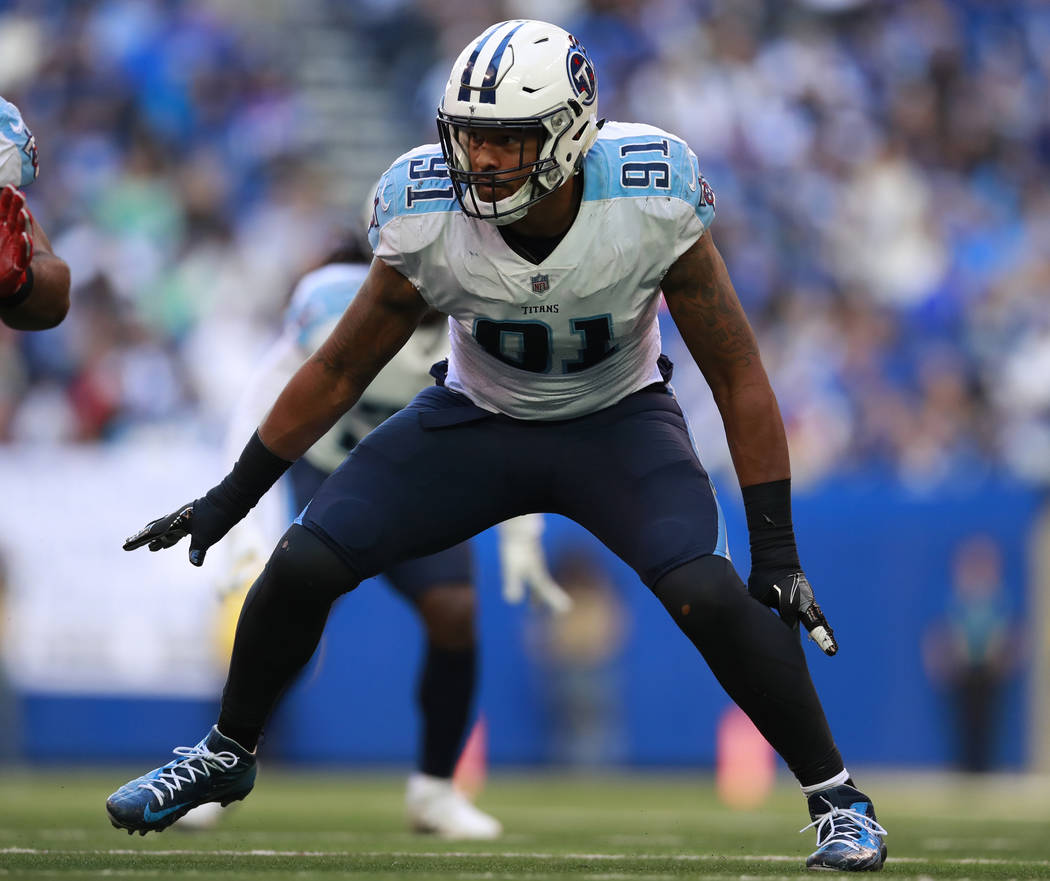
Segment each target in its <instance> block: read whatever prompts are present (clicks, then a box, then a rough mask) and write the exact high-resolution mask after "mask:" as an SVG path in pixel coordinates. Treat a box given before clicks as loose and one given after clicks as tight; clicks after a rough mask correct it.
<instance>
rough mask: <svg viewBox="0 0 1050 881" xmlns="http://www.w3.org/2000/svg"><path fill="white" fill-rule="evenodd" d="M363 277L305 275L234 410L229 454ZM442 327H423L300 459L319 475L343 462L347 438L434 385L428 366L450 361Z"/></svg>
mask: <svg viewBox="0 0 1050 881" xmlns="http://www.w3.org/2000/svg"><path fill="white" fill-rule="evenodd" d="M367 274H368V265H367V264H349V263H332V264H329V265H327V266H322V267H321V268H320V269H317V270H315V271H313V272H310V273H307V274H306V275H305V276H303V278H302V279H301V280H300V281H299V283H298V285H296V287H295V290H294V291H293V293H292V299H291V302H290V303H289V305H288V309H287V311H286V312H285V319H284V329H283V331H282V333H281V336H280V338H279V339H278V340H277V342H276V343H274V345H273V347H272V348H271V350H270V351H269V352H268V353H267V355H266V356H265V357H264V359H263V361H262V363H261V365H260V367H259V368H258V370H257V371H256V374H255V376H254V377H253V379H252V381H251V382H250V384H249V387H248V389H247V390H246V392H245V394H244V395H243V396H242V400H241V402H240V404H239V406H238V410H239V413H238V416H237V417H236V418H235V419H234V420H233V421H234V425H233V426H231V428H230V431H229V435H230V439H231V443H232V446H231V453H233V454H234V455H235V454H236V453H237V452H238V451H239V449H240V448H239V446H238V445H239V444H243V443H244V438H245V437H247V436H248V435H250V434H251V432H252V431H253V430H254V429H255V426H257V425H258V424H259V422H260V421H261V420H262V418H263V416H264V415H265V414H266V408H267V407H268V406H269V405H270V404H272V403H273V401H274V399H275V398H276V397H277V395H278V394H279V393H280V390H281V389H282V388H283V387H284V385H285V383H287V382H288V380H289V379H291V377H292V375H293V374H294V373H295V371H296V370H298V369H299V367H300V365H302V363H303V362H304V361H306V360H307V359H308V358H309V357H310V356H311V355H312V354H313V353H314V352H315V351H316V350H317V348H318V347H319V346H320V345H321V343H323V342H324V341H325V339H326V338H327V337H328V335H329V333H331V331H332V328H334V327H335V325H336V323H337V322H338V321H339V318H340V316H341V315H342V314H343V312H344V311H345V310H346V307H347V306H348V305H349V304H350V301H351V300H353V298H354V296H355V295H356V294H357V291H358V289H359V288H360V287H361V283H362V282H363V281H364V280H365V276H366V275H367ZM448 351H449V347H448V328H447V325H446V324H445V322H444V321H440V320H439V321H436V322H431V323H429V324H423V325H421V326H420V327H419V328H417V329H416V332H415V333H414V334H413V335H412V336H411V337H410V338H409V340H408V342H407V343H405V345H404V347H403V348H402V349H401V351H400V352H398V353H397V355H395V356H394V357H393V358H392V359H391V360H390V362H389V363H388V364H387V365H386V366H385V367H384V368H383V369H382V370H381V371H380V372H379V374H378V375H377V376H376V378H375V379H374V380H372V382H371V383H370V384H369V386H368V388H367V389H366V390H365V392H364V394H363V395H362V396H361V398H360V400H358V402H357V403H356V404H355V405H354V406H353V407H352V408H351V409H350V410H349V411H348V412H347V413H346V414H345V415H344V416H343V417H342V418H341V419H340V420H339V422H337V423H336V425H335V426H334V427H333V428H332V429H331V430H330V431H329V432H328V433H327V434H326V435H325V436H324V437H322V438H321V439H320V440H319V441H317V443H315V444H314V445H313V446H312V447H311V448H310V449H309V450H308V451H307V452H306V454H305V455H304V458H305V459H306V460H307V461H308V462H310V463H311V464H313V465H316V466H317V467H318V468H320V469H322V470H323V471H334V470H335V469H336V468H337V467H339V465H340V464H341V463H342V461H343V459H345V458H346V454H347V447H346V444H345V443H344V442H345V441H346V440H348V439H352V440H353V441H354V442H356V441H359V440H361V439H362V438H363V437H364V436H365V435H366V434H368V433H369V432H370V431H371V430H372V429H373V428H375V427H376V426H377V425H379V423H381V422H382V421H383V420H385V419H386V418H388V417H389V416H391V415H393V414H394V413H396V412H397V411H398V410H400V409H401V408H402V407H404V406H405V405H406V404H407V403H408V402H409V401H411V400H412V398H414V397H415V396H416V394H417V392H419V391H420V390H421V389H423V388H425V387H426V386H428V385H433V384H434V380H433V378H432V377H431V376H430V368H431V366H433V364H434V363H435V362H437V361H440V360H441V359H442V358H446V357H447V356H448Z"/></svg>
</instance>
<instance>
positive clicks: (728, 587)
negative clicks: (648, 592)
mask: <svg viewBox="0 0 1050 881" xmlns="http://www.w3.org/2000/svg"><path fill="white" fill-rule="evenodd" d="M652 590H653V593H654V594H656V598H657V599H658V600H660V602H661V603H663V604H664V608H666V609H667V611H668V612H669V613H670V615H671V617H672V618H674V620H675V622H676V623H677V624H678V626H679V627H682V628H683V629H686V628H687V627H689V626H690V625H692V626H701V627H702V626H705V625H709V624H714V623H717V622H719V621H720V620H723V619H724V617H725V616H726V615H733V614H734V612H735V610H737V609H738V608H739V606H740V604H742V603H744V604H746V603H747V602H748V601H749V597H748V593H747V588H746V587H745V586H744V582H743V581H742V580H741V579H740V576H739V575H738V574H737V571H736V569H734V568H733V564H732V563H731V562H730V561H729V560H727V559H726V558H725V557H720V556H718V555H717V554H707V555H706V556H703V557H697V558H696V559H695V560H690V561H689V562H688V563H684V564H682V565H681V566H679V567H678V568H677V569H672V570H671V571H670V572H668V573H667V574H666V575H664V576H663V577H662V578H661V579H660V580H659V581H657V582H656V584H654V585H653V588H652Z"/></svg>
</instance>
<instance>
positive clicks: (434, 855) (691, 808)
mask: <svg viewBox="0 0 1050 881" xmlns="http://www.w3.org/2000/svg"><path fill="white" fill-rule="evenodd" d="M140 771H141V769H126V771H125V770H110V771H106V772H98V771H93V772H90V773H89V772H85V771H82V770H77V771H68V772H58V771H48V772H46V773H43V772H28V771H23V772H15V773H12V772H11V771H10V770H3V771H0V878H29V879H49V878H56V879H62V881H69V879H80V878H100V877H117V878H126V879H139V878H154V877H162V878H164V877H194V878H219V879H223V881H232V879H249V878H260V877H264V878H266V879H271V878H272V879H276V878H285V877H287V878H296V879H302V881H310V879H314V878H333V877H340V876H355V877H359V878H377V879H395V878H397V879H402V878H403V879H412V881H415V879H442V881H449V879H468V881H473V879H479V881H480V879H514V881H517V879H522V881H548V879H551V881H554V879H563V878H564V879H594V881H615V879H664V878H692V879H709V878H710V879H751V878H755V879H759V878H761V879H767V878H796V877H800V876H804V874H805V873H804V870H803V868H802V866H803V860H804V858H805V856H806V854H807V853H808V852H809V851H810V850H811V849H812V845H813V842H814V840H815V839H814V834H813V832H812V831H808V832H806V833H805V834H804V835H799V834H797V830H798V829H799V828H801V827H802V826H803V825H804V824H805V823H806V822H807V817H806V815H805V809H804V804H803V802H802V799H801V797H800V796H799V794H798V791H797V789H795V788H794V787H793V786H792V785H791V784H790V783H789V782H787V781H786V780H785V781H782V782H781V785H779V786H778V788H777V789H776V791H775V792H774V793H773V795H772V796H771V797H770V799H769V800H768V801H767V802H766V803H765V804H764V805H763V806H762V807H761V808H760V809H757V810H751V811H733V810H728V809H727V808H725V807H723V806H721V805H720V803H719V802H718V799H717V798H716V796H715V793H714V789H713V786H712V783H711V780H710V777H708V776H704V775H702V774H698V773H692V772H687V773H682V774H678V775H671V774H667V775H631V776H616V777H603V778H590V777H572V776H566V775H559V774H552V773H539V774H536V775H530V776H525V775H513V776H511V775H502V774H496V775H494V776H493V778H491V779H490V780H489V784H488V786H487V788H486V790H485V792H484V794H483V795H482V797H481V798H480V800H479V803H480V804H481V806H482V807H484V808H485V809H487V810H489V811H491V812H492V813H494V814H496V815H497V816H498V817H499V818H500V819H501V820H502V821H503V823H504V825H505V827H506V830H507V832H506V835H505V836H504V837H503V838H502V839H501V840H500V841H498V842H484V843H470V844H464V843H449V842H442V841H439V840H436V839H434V838H432V837H421V836H414V835H411V834H409V833H408V832H407V831H405V827H404V824H403V820H402V815H401V798H402V786H403V781H402V779H401V778H400V777H396V776H364V775H359V774H346V773H343V772H332V773H320V772H314V773H307V774H304V773H293V772H289V771H278V770H275V769H273V768H264V769H263V771H262V773H261V774H260V778H259V785H258V786H257V789H256V791H255V792H254V793H252V795H251V796H250V797H249V798H248V800H247V801H245V802H243V803H241V804H240V805H237V806H235V807H233V808H232V809H230V810H229V812H228V815H227V816H226V817H225V818H224V822H223V823H222V825H221V826H220V827H218V828H216V829H215V830H213V831H209V832H186V831H183V830H180V829H179V828H178V824H176V826H174V827H172V828H171V829H168V830H166V831H165V832H162V833H159V834H158V833H150V834H149V835H147V836H146V837H145V838H142V837H140V836H138V835H135V836H133V837H129V836H128V835H127V834H126V833H124V832H120V831H118V830H116V829H114V828H112V827H111V826H110V825H109V822H108V820H107V819H106V816H105V811H104V808H103V802H104V800H105V797H106V795H108V794H109V792H110V791H112V790H113V789H115V788H116V787H117V786H118V785H119V784H121V783H123V782H124V781H125V780H126V779H127V778H129V777H131V776H134V774H135V773H138V772H140ZM863 779H864V784H865V787H866V788H867V790H868V791H869V794H871V795H872V796H873V797H874V798H875V801H876V805H877V807H878V811H879V819H880V821H881V822H882V823H883V825H885V826H886V827H887V828H888V829H889V832H890V836H889V838H888V839H887V843H888V844H889V847H890V862H889V863H888V864H887V866H886V869H885V877H894V878H912V879H927V878H932V879H941V878H952V879H983V878H996V879H1009V878H1016V879H1037V878H1038V879H1047V878H1050V787H1048V786H1047V782H1046V781H1045V780H1037V779H1032V778H1021V777H1012V778H1011V777H996V778H988V779H984V780H966V779H955V780H953V779H951V778H941V777H933V776H930V775H925V776H908V775H895V776H892V777H891V776H886V775H876V774H870V773H869V774H866V775H864V778H863Z"/></svg>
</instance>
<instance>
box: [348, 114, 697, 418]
mask: <svg viewBox="0 0 1050 881" xmlns="http://www.w3.org/2000/svg"><path fill="white" fill-rule="evenodd" d="M583 170H584V192H583V200H582V202H581V205H580V210H579V214H578V215H577V217H576V220H575V221H574V223H573V225H572V227H571V228H570V229H569V231H568V232H567V233H566V234H565V237H564V238H563V239H562V240H561V241H560V242H559V244H558V246H557V247H556V248H555V249H554V251H553V252H552V253H551V254H550V255H549V256H548V257H547V258H546V259H544V260H543V261H542V262H541V263H539V264H534V263H531V262H529V261H528V260H526V259H524V258H523V257H520V256H519V255H518V254H516V253H515V252H514V251H513V250H512V249H511V248H510V247H509V246H508V245H507V244H506V242H504V240H503V238H502V236H501V235H500V233H499V230H498V229H497V228H496V227H495V226H494V225H492V224H490V223H487V222H485V221H483V220H473V219H471V218H468V217H467V216H466V215H465V214H464V213H463V212H462V211H461V210H460V208H459V204H458V202H457V201H456V198H455V193H454V191H453V189H452V185H451V182H450V181H449V179H448V173H447V170H446V167H445V162H444V159H443V157H442V153H441V148H440V147H439V146H437V145H427V146H423V147H419V148H417V149H415V150H412V151H411V152H409V153H406V154H405V155H404V156H402V157H400V158H399V159H398V160H397V161H396V162H395V163H394V164H393V165H392V166H391V167H390V169H389V170H388V171H387V173H386V174H385V175H384V176H383V178H382V179H381V180H380V183H379V187H378V190H377V193H376V203H375V213H374V215H373V218H372V227H371V228H370V230H369V237H370V240H371V242H372V247H373V249H374V251H375V255H376V256H377V257H379V258H381V259H382V260H383V261H384V262H385V263H387V264H388V265H390V266H392V267H393V268H394V269H396V270H397V271H398V272H400V273H401V274H402V275H404V276H405V277H406V278H407V279H409V281H411V282H412V284H413V285H415V286H416V288H417V289H418V290H419V292H420V294H421V295H422V297H423V298H424V299H425V300H426V301H427V302H428V303H429V304H430V305H431V306H433V307H434V308H436V309H438V310H439V311H441V312H446V313H448V315H449V328H450V332H449V336H450V337H451V345H452V351H451V355H450V357H449V371H448V378H447V381H446V385H447V386H448V387H449V388H450V389H453V390H454V391H458V392H461V393H462V394H464V395H466V396H467V397H468V398H470V399H471V400H472V401H473V402H474V403H476V404H477V405H478V406H480V407H483V408H485V409H487V410H491V411H493V412H498V413H505V414H507V415H509V416H513V417H515V418H518V419H566V418H571V417H575V416H581V415H583V414H585V413H590V412H593V411H595V410H599V409H601V408H603V407H608V406H610V405H612V404H614V403H616V402H617V401H619V400H620V399H621V398H623V397H625V396H626V395H629V394H631V393H632V392H634V391H637V390H638V389H641V388H643V387H645V386H646V385H649V384H650V383H653V382H657V381H659V380H660V374H659V371H658V369H657V358H658V357H659V355H660V331H659V327H658V325H657V321H656V315H657V309H658V306H659V290H660V282H661V280H662V279H663V277H664V274H665V273H666V272H667V270H668V269H669V268H670V267H671V265H672V264H673V263H674V262H675V260H677V259H678V257H679V256H681V255H682V254H683V253H684V252H685V251H686V250H687V249H688V248H689V247H690V246H691V245H693V244H694V243H695V242H696V241H697V239H699V237H700V236H701V235H703V232H704V230H705V229H707V227H708V226H709V225H710V223H711V221H712V219H713V218H714V195H713V194H712V192H711V188H710V187H709V186H708V185H707V182H706V181H704V179H703V178H702V177H701V175H700V170H699V166H698V163H697V158H696V156H695V155H694V154H693V152H692V151H691V150H690V149H689V147H688V146H687V145H686V144H685V143H684V142H683V141H682V140H681V139H679V138H677V137H675V136H674V135H671V134H669V133H667V132H665V131H662V130H661V129H658V128H655V127H653V126H648V125H634V124H627V123H613V122H610V123H607V124H606V125H605V127H604V128H603V129H602V130H601V132H600V135H599V138H598V140H597V141H596V142H595V144H594V146H593V147H591V149H590V151H589V152H588V153H587V156H586V158H585V160H584V166H583Z"/></svg>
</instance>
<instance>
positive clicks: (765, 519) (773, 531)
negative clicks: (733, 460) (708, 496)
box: [740, 477, 802, 573]
mask: <svg viewBox="0 0 1050 881" xmlns="http://www.w3.org/2000/svg"><path fill="white" fill-rule="evenodd" d="M740 491H741V493H742V494H743V497H744V514H745V515H746V517H747V530H748V533H749V534H750V537H751V571H752V572H754V571H755V570H756V569H760V570H765V571H770V572H772V571H773V570H776V571H777V572H778V573H779V572H784V571H795V572H797V571H801V569H802V564H801V563H800V562H799V559H798V548H797V547H796V545H795V530H794V527H793V526H792V525H791V478H790V477H789V478H786V479H784V480H772V481H770V482H769V483H757V484H755V485H753V486H744V487H741V488H740Z"/></svg>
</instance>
